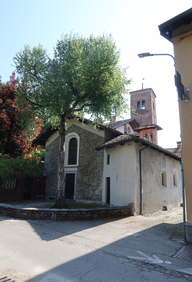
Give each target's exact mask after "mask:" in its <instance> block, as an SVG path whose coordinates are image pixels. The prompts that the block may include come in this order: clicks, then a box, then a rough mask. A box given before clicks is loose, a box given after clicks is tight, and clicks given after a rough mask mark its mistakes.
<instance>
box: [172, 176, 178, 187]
mask: <svg viewBox="0 0 192 282" xmlns="http://www.w3.org/2000/svg"><path fill="white" fill-rule="evenodd" d="M173 185H174V186H175V187H177V176H176V174H175V173H174V174H173Z"/></svg>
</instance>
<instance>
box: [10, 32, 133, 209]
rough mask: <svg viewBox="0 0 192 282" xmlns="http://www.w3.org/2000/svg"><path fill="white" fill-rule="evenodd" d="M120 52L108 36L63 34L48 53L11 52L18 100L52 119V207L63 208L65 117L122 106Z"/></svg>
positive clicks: (103, 113)
mask: <svg viewBox="0 0 192 282" xmlns="http://www.w3.org/2000/svg"><path fill="white" fill-rule="evenodd" d="M119 59H120V52H119V51H118V50H117V47H116V45H115V43H114V42H113V39H112V37H111V36H106V35H103V36H99V37H97V38H94V37H93V36H90V37H89V38H83V37H80V36H78V35H73V34H70V35H65V36H63V37H62V38H61V40H59V41H58V42H57V44H56V47H55V49H54V56H53V58H50V57H48V55H47V53H46V51H45V50H44V49H43V47H42V46H41V45H39V46H38V47H34V48H30V47H29V46H25V47H24V50H23V51H21V52H19V53H17V54H16V56H15V57H14V62H15V65H16V69H17V72H18V73H19V75H20V78H21V83H20V89H21V91H20V92H19V93H18V101H19V102H20V103H24V102H25V103H26V105H30V107H32V108H33V109H34V110H36V111H37V112H39V113H41V114H43V113H44V114H46V115H47V116H48V115H49V116H51V120H52V124H56V122H55V121H58V124H59V126H58V128H59V136H60V146H59V164H58V171H59V174H58V191H57V196H56V207H57V208H62V207H65V205H66V204H65V197H64V195H65V179H64V156H65V152H64V144H65V133H66V121H67V118H68V117H69V116H70V115H71V114H74V113H76V114H77V113H78V114H79V115H84V114H91V115H92V118H94V120H95V121H98V120H99V119H101V118H103V117H104V118H106V119H109V118H110V117H111V116H112V115H116V116H117V115H119V113H120V112H121V111H122V110H123V109H125V108H126V102H125V99H124V94H126V93H127V91H126V85H128V84H129V83H130V81H129V80H128V79H127V78H126V74H125V70H124V69H121V67H120V66H119Z"/></svg>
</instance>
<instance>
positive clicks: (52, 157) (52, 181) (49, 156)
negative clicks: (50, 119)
mask: <svg viewBox="0 0 192 282" xmlns="http://www.w3.org/2000/svg"><path fill="white" fill-rule="evenodd" d="M58 153H59V137H57V138H56V139H55V140H54V141H53V142H52V143H50V144H49V145H48V146H46V151H45V174H46V176H47V180H46V190H45V195H46V196H47V195H51V196H52V195H53V196H55V194H56V189H57V169H58Z"/></svg>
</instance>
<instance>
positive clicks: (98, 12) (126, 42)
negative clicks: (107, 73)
mask: <svg viewBox="0 0 192 282" xmlns="http://www.w3.org/2000/svg"><path fill="white" fill-rule="evenodd" d="M191 4H192V2H191V0H184V1H180V0H97V1H95V0H70V1H66V0H46V1H45V0H38V1H37V0H18V1H13V0H10V1H5V0H0V10H1V17H0V26H1V45H0V75H1V76H2V81H3V82H6V81H8V80H9V76H10V75H11V73H12V72H13V71H14V64H13V57H14V56H15V54H16V53H17V52H19V51H20V50H22V49H23V47H24V45H25V44H28V45H30V46H36V45H38V44H39V43H40V44H42V45H43V46H44V48H46V49H47V50H48V53H49V54H50V55H52V53H53V48H54V46H55V44H56V42H57V40H58V39H60V37H61V35H62V34H65V33H70V32H71V31H73V32H74V33H79V34H80V35H83V36H89V35H90V34H93V35H94V36H97V35H100V34H102V33H103V32H105V33H106V34H109V33H110V34H112V35H113V38H114V40H115V42H116V44H117V46H118V48H119V49H120V50H121V64H122V66H123V67H127V66H129V68H128V71H127V75H128V78H132V84H131V85H130V90H138V89H141V83H142V78H144V79H145V80H144V87H145V88H153V90H154V91H155V93H156V95H157V122H158V125H160V126H161V127H163V131H161V132H159V145H160V146H163V147H175V146H176V141H179V140H180V129H179V116H178V104H177V94H176V89H175V86H174V77H173V76H174V67H173V62H172V59H171V58H169V57H161V58H159V57H150V58H145V59H139V58H138V56H137V54H138V53H143V52H151V53H170V54H173V46H172V44H171V43H170V42H168V41H167V40H165V39H164V38H163V37H162V36H160V33H159V30H158V25H160V24H161V23H163V22H165V21H167V20H169V19H171V18H172V17H174V16H176V15H178V14H180V13H182V12H184V11H185V10H187V9H189V8H191Z"/></svg>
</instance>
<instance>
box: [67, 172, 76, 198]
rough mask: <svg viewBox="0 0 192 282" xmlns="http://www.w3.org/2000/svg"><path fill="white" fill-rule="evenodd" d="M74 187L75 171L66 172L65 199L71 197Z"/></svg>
mask: <svg viewBox="0 0 192 282" xmlns="http://www.w3.org/2000/svg"><path fill="white" fill-rule="evenodd" d="M74 187H75V173H66V199H73V195H74Z"/></svg>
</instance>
